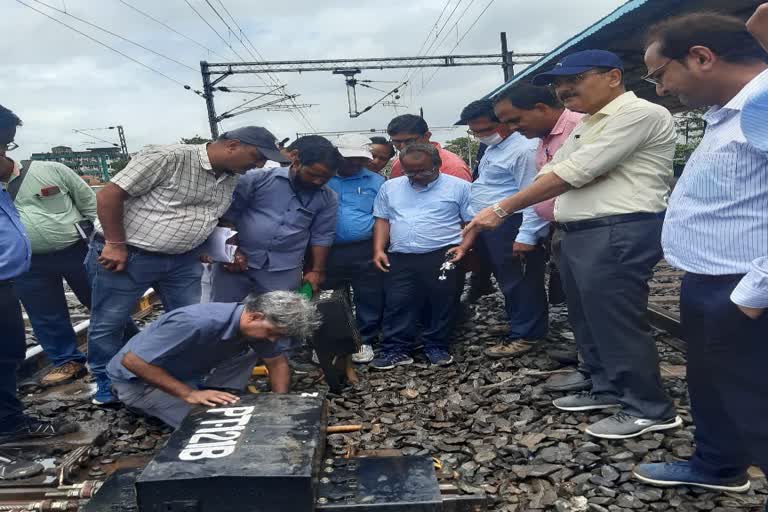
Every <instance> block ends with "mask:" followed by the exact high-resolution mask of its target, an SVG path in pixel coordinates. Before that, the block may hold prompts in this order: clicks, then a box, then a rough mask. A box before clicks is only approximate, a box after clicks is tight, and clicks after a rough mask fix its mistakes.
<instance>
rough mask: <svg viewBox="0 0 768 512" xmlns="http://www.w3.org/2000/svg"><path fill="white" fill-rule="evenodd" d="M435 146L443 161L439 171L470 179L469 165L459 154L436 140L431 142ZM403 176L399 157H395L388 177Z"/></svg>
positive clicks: (466, 179)
mask: <svg viewBox="0 0 768 512" xmlns="http://www.w3.org/2000/svg"><path fill="white" fill-rule="evenodd" d="M431 144H432V145H433V146H435V147H436V148H437V152H438V153H439V154H440V160H441V161H442V162H443V163H442V164H440V172H441V173H443V174H447V175H449V176H456V177H457V178H460V179H462V180H465V181H472V173H471V172H469V166H468V165H467V162H465V161H464V159H463V158H461V157H460V156H459V155H457V154H456V153H454V152H452V151H448V150H447V149H443V147H442V146H441V145H440V144H438V143H437V142H432V143H431ZM400 176H404V174H403V166H402V164H401V163H400V159H399V158H395V161H394V162H392V172H391V173H390V174H389V177H390V178H399V177H400Z"/></svg>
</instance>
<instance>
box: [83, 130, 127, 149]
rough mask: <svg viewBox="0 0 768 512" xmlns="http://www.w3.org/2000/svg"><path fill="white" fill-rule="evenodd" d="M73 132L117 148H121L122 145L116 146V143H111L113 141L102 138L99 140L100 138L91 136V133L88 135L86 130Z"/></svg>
mask: <svg viewBox="0 0 768 512" xmlns="http://www.w3.org/2000/svg"><path fill="white" fill-rule="evenodd" d="M72 131H73V132H75V133H79V134H81V135H85V136H86V137H90V138H92V139H96V140H98V141H101V142H106V143H107V144H111V145H113V146H116V147H120V144H116V143H115V142H113V141H111V140H106V139H101V138H99V137H97V136H95V135H92V134H90V133H86V130H74V129H73V130H72Z"/></svg>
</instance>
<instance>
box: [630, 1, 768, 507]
mask: <svg viewBox="0 0 768 512" xmlns="http://www.w3.org/2000/svg"><path fill="white" fill-rule="evenodd" d="M645 62H646V65H647V66H648V70H649V73H648V75H646V77H645V78H646V80H648V81H649V82H652V83H653V84H654V85H655V86H656V92H657V93H658V94H659V95H674V96H677V97H678V98H679V99H680V101H681V102H682V103H683V104H685V105H686V106H688V107H691V108H701V107H710V109H709V110H708V111H707V113H706V114H704V119H705V120H706V121H707V129H706V131H705V133H704V137H703V139H702V140H701V143H700V144H699V146H698V148H697V149H696V151H694V153H693V154H692V155H691V157H690V159H689V160H688V163H687V165H686V167H685V170H684V171H683V175H682V177H681V178H680V181H678V183H677V185H676V188H675V190H674V192H673V194H672V197H671V198H670V201H669V210H668V212H667V217H666V221H665V224H664V231H663V235H662V244H663V247H664V254H665V256H666V259H667V261H669V262H670V263H671V264H673V265H675V266H676V267H678V268H681V269H683V270H685V271H686V274H685V276H684V277H683V283H682V288H681V292H680V314H681V320H682V327H683V336H684V338H685V341H686V342H687V344H688V354H687V356H688V374H687V376H688V391H689V393H690V397H691V413H692V415H693V419H694V422H695V424H696V431H695V440H696V452H695V453H694V455H693V457H692V458H691V459H690V460H689V461H685V462H673V463H660V464H642V465H640V466H638V467H637V468H636V469H635V475H636V476H637V477H638V478H639V479H640V480H642V481H644V482H648V483H652V484H657V485H667V486H669V485H694V486H699V487H704V488H708V489H716V490H727V491H733V492H744V491H746V490H747V489H749V479H748V476H747V468H748V467H749V466H750V465H751V464H757V465H759V466H760V467H761V468H762V470H763V471H764V472H768V429H766V424H767V423H768V401H766V396H768V380H767V379H766V378H765V363H766V361H767V360H768V315H767V314H765V308H766V307H767V306H768V277H766V276H767V275H768V268H766V267H768V265H766V259H765V258H762V257H764V256H766V255H768V154H766V152H765V151H761V150H760V149H758V148H757V147H755V146H754V145H753V144H752V143H751V142H750V141H749V140H748V139H746V138H745V136H744V133H743V132H742V129H741V126H740V118H741V115H742V108H743V107H744V106H745V104H746V103H747V101H748V100H749V98H750V97H751V96H752V94H753V93H754V92H756V91H758V90H759V89H761V88H762V89H765V87H766V84H768V54H767V53H766V52H765V51H764V50H763V48H761V47H760V45H759V44H758V43H757V41H755V40H754V39H753V38H752V36H751V35H750V34H749V32H748V31H747V29H746V27H745V25H744V22H743V21H742V20H740V19H738V18H732V17H728V16H722V15H718V14H712V13H696V14H688V15H684V16H680V17H676V18H671V19H669V20H667V21H665V22H662V23H660V24H658V25H657V26H655V27H653V28H652V29H651V31H650V34H649V37H648V46H647V49H646V52H645ZM763 122H765V119H763Z"/></svg>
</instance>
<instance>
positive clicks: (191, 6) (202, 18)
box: [184, 0, 245, 62]
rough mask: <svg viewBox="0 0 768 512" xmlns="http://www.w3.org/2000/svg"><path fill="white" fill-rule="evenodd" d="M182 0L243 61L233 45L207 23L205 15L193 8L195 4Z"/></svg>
mask: <svg viewBox="0 0 768 512" xmlns="http://www.w3.org/2000/svg"><path fill="white" fill-rule="evenodd" d="M184 2H185V3H186V4H187V5H188V6H189V8H190V9H192V10H193V11H194V13H195V14H197V16H198V17H199V18H200V19H201V20H203V22H204V23H205V24H206V25H208V28H210V29H211V30H213V32H214V33H215V34H216V35H217V36H219V39H221V40H222V41H223V42H224V44H225V45H227V46H228V47H229V49H230V50H232V53H234V54H235V55H236V56H237V58H238V59H240V60H241V61H242V62H245V60H244V59H243V58H242V57H241V56H240V54H239V53H237V51H236V50H235V49H234V47H233V46H232V45H231V44H230V43H229V41H227V40H226V39H224V37H223V36H222V35H221V34H219V31H218V30H216V29H215V28H214V27H213V25H211V24H210V23H208V20H207V19H206V18H205V16H203V15H202V14H200V11H198V10H197V9H195V6H194V5H192V4H191V3H189V0H184Z"/></svg>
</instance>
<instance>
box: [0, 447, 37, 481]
mask: <svg viewBox="0 0 768 512" xmlns="http://www.w3.org/2000/svg"><path fill="white" fill-rule="evenodd" d="M43 469H45V468H43V465H42V464H38V463H37V462H33V461H31V460H21V459H17V458H15V457H12V456H10V455H8V454H6V453H0V480H17V479H19V478H30V477H33V476H35V475H39V474H40V473H42V472H43Z"/></svg>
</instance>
